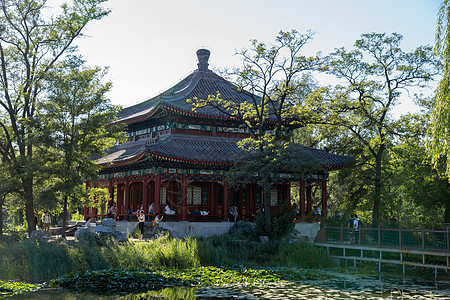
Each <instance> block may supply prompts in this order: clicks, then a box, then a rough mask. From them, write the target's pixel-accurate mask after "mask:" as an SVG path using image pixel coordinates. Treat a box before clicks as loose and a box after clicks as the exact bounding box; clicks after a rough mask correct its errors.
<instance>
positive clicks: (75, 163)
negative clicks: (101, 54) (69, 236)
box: [42, 57, 121, 237]
mask: <svg viewBox="0 0 450 300" xmlns="http://www.w3.org/2000/svg"><path fill="white" fill-rule="evenodd" d="M83 64H84V62H83V61H82V60H81V59H79V58H76V57H71V58H69V59H67V60H65V61H64V62H62V63H59V64H57V65H56V66H55V71H56V72H53V73H52V76H49V77H48V78H47V79H46V85H45V87H46V91H47V95H48V101H46V102H44V111H43V116H42V117H43V126H46V130H45V132H47V133H49V138H50V141H51V144H50V147H49V148H50V152H49V154H50V157H53V160H52V161H51V163H50V166H51V169H52V170H53V174H54V175H56V176H55V181H56V183H55V185H54V187H56V189H57V190H58V192H59V193H60V195H61V198H62V200H63V225H62V226H63V237H65V228H66V220H67V205H68V199H69V198H70V197H71V196H73V194H74V192H75V190H76V189H77V188H78V186H79V185H80V184H82V183H83V182H85V181H86V180H87V179H91V180H92V179H95V178H96V177H97V165H96V163H95V161H94V160H93V159H92V158H93V156H94V155H99V154H102V153H104V152H105V150H106V149H107V148H109V147H111V146H112V145H113V144H114V143H115V142H116V140H117V139H118V138H119V137H121V131H120V130H121V127H119V126H118V125H110V126H107V125H108V124H109V123H110V122H111V120H113V118H114V116H115V115H116V114H117V111H118V108H117V107H115V106H113V105H111V103H110V101H109V99H107V98H106V96H105V93H106V92H108V91H109V89H110V87H111V83H106V84H102V83H101V79H102V77H103V71H102V70H101V69H100V68H98V67H97V68H86V67H84V66H83Z"/></svg>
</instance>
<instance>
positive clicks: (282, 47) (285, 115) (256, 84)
mask: <svg viewBox="0 0 450 300" xmlns="http://www.w3.org/2000/svg"><path fill="white" fill-rule="evenodd" d="M312 37H313V34H312V33H310V32H308V33H306V34H300V33H298V32H297V31H295V30H292V31H290V32H283V31H280V33H279V35H278V36H277V37H276V41H275V43H274V44H273V45H266V44H264V43H261V42H258V41H256V40H253V41H252V45H251V47H250V49H245V50H242V51H240V52H238V53H237V54H238V55H239V56H240V57H241V58H242V66H241V67H239V68H236V69H234V70H233V71H232V72H230V73H229V74H228V75H229V77H230V79H231V80H232V81H233V82H234V83H235V84H236V85H237V87H238V89H240V90H242V91H246V92H249V95H250V97H251V102H245V103H236V102H233V101H230V100H227V99H223V98H222V97H221V95H220V93H218V94H217V95H210V96H209V97H208V98H207V99H193V100H192V102H193V104H194V107H195V108H198V107H205V106H210V107H214V108H216V109H218V110H220V111H221V112H223V113H224V114H225V115H228V116H229V117H231V118H235V119H237V120H240V121H241V122H242V126H244V127H246V128H247V129H248V131H249V132H250V135H251V137H250V138H247V139H243V140H242V141H240V142H239V144H238V145H239V147H241V148H242V149H244V150H246V151H249V152H254V151H257V152H259V154H256V155H255V154H252V153H250V154H249V156H248V158H249V159H248V160H247V162H248V163H252V162H255V163H256V164H255V165H254V166H253V167H250V168H254V169H255V168H256V169H258V165H259V163H260V161H259V159H263V160H264V161H268V162H269V161H273V160H274V159H275V160H276V159H279V158H281V157H282V155H280V151H282V149H284V148H285V147H286V145H287V143H286V142H285V138H286V134H287V132H288V131H289V130H290V128H292V126H295V125H294V122H302V121H303V119H302V118H300V117H299V116H298V115H296V114H295V105H294V104H297V103H298V102H300V101H301V99H298V97H297V96H298V95H299V94H304V93H307V92H308V89H309V88H310V87H311V84H310V82H311V81H310V78H309V76H307V75H306V74H307V73H306V72H307V71H311V70H313V69H314V68H315V67H316V66H317V65H318V62H319V59H318V58H317V57H306V56H303V55H301V50H302V48H303V47H304V46H305V45H306V44H307V43H309V42H310V41H311V39H312ZM302 75H304V76H302ZM268 124H275V125H274V127H273V130H271V132H268V126H267V125H268ZM254 158H256V160H257V161H255V160H254ZM265 166H266V168H263V169H261V168H259V170H260V172H259V173H260V176H261V177H262V183H263V187H264V193H263V194H264V196H263V199H264V212H265V221H266V223H267V224H270V220H271V216H270V189H271V180H272V179H271V177H270V176H271V175H270V174H271V172H273V171H274V170H273V169H271V171H267V172H262V171H263V170H264V169H266V170H267V168H269V167H270V166H273V167H274V168H275V167H278V166H279V164H278V163H274V164H266V165H265Z"/></svg>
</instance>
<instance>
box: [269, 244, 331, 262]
mask: <svg viewBox="0 0 450 300" xmlns="http://www.w3.org/2000/svg"><path fill="white" fill-rule="evenodd" d="M272 264H274V265H280V266H286V267H297V268H306V269H322V268H330V267H334V266H335V264H334V262H333V261H332V260H331V258H330V257H329V256H328V255H327V253H326V250H325V249H324V248H318V247H315V246H314V245H312V244H309V243H307V242H303V241H302V242H295V243H290V242H288V241H283V242H282V243H281V244H280V248H279V251H278V253H277V255H276V256H275V257H274V258H273V260H272Z"/></svg>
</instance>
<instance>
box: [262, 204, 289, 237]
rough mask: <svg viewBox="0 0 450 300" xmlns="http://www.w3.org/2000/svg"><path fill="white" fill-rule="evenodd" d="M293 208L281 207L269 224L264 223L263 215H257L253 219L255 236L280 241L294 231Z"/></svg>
mask: <svg viewBox="0 0 450 300" xmlns="http://www.w3.org/2000/svg"><path fill="white" fill-rule="evenodd" d="M295 213H296V212H295V207H294V206H291V207H287V206H283V207H281V208H280V210H279V211H277V212H276V213H275V214H274V215H273V216H272V220H271V222H270V224H267V223H266V220H265V218H264V215H263V214H261V213H259V214H258V215H257V216H256V219H255V231H256V235H259V236H260V235H267V236H269V237H270V238H272V239H280V238H282V237H284V236H286V235H287V234H289V232H291V231H292V229H294V226H295V223H294V219H295Z"/></svg>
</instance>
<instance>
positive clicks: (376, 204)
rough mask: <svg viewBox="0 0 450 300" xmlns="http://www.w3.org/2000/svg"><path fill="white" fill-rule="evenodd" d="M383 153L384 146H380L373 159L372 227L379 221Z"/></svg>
mask: <svg viewBox="0 0 450 300" xmlns="http://www.w3.org/2000/svg"><path fill="white" fill-rule="evenodd" d="M383 152H384V145H381V147H380V150H379V151H378V153H377V156H376V157H375V182H374V185H375V188H374V193H373V213H372V226H373V227H374V228H375V227H377V226H378V223H379V219H380V201H381V158H382V156H383Z"/></svg>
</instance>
